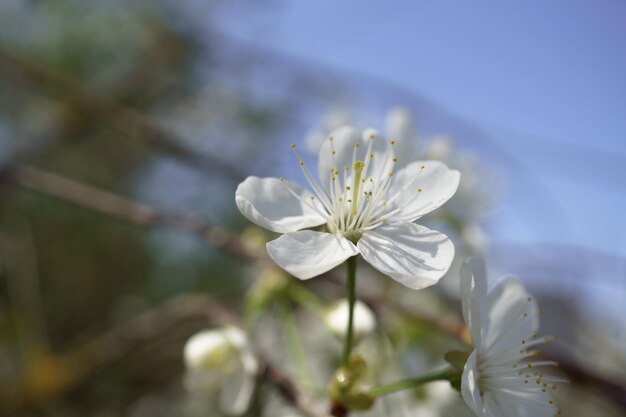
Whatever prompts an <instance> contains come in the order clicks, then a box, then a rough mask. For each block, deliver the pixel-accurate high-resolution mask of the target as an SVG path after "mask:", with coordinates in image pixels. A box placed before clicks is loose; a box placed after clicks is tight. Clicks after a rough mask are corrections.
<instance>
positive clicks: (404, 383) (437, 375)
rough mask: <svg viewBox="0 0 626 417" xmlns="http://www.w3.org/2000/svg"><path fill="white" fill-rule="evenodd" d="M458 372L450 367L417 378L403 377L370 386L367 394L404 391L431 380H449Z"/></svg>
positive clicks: (375, 394) (377, 394) (376, 395)
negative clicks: (398, 379) (395, 380)
mask: <svg viewBox="0 0 626 417" xmlns="http://www.w3.org/2000/svg"><path fill="white" fill-rule="evenodd" d="M457 373H458V372H456V371H454V370H452V369H445V370H443V371H438V372H433V373H432V374H426V375H423V376H420V377H417V378H410V379H403V380H401V381H397V382H394V383H391V384H387V385H381V386H379V387H376V388H372V389H371V390H370V391H369V394H370V395H371V396H373V397H378V396H381V395H387V394H393V393H394V392H398V391H404V390H407V389H412V388H417V387H419V386H420V385H424V384H427V383H429V382H433V381H440V380H444V381H445V380H448V381H449V380H450V378H453V377H454V376H456V374H457Z"/></svg>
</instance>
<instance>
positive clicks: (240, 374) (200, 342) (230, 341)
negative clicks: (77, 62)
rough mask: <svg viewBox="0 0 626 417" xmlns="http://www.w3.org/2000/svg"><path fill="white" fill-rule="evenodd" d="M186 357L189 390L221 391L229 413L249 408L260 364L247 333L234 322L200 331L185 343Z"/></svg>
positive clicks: (221, 407)
mask: <svg viewBox="0 0 626 417" xmlns="http://www.w3.org/2000/svg"><path fill="white" fill-rule="evenodd" d="M184 361H185V366H186V368H187V375H186V378H185V387H186V388H187V389H188V390H189V391H191V392H193V393H195V394H204V395H206V394H214V393H217V394H218V395H219V406H220V409H221V410H222V411H223V412H225V413H228V414H231V415H241V414H243V413H245V412H246V410H247V409H248V405H249V403H250V399H251V398H252V393H253V392H254V386H255V379H256V375H257V372H258V368H259V364H258V361H257V359H256V357H255V356H254V354H253V352H252V348H251V346H250V344H249V342H248V337H247V335H246V333H244V332H243V331H242V330H241V329H239V328H236V327H232V326H228V327H224V328H221V329H214V330H205V331H202V332H199V333H196V334H195V335H193V336H192V337H191V338H190V339H189V340H188V341H187V343H186V344H185V348H184Z"/></svg>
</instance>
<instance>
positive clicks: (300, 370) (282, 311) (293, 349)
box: [276, 302, 313, 387]
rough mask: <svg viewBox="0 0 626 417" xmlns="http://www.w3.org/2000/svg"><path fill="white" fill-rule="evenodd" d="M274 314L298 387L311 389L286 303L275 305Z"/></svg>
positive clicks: (292, 317) (296, 328)
mask: <svg viewBox="0 0 626 417" xmlns="http://www.w3.org/2000/svg"><path fill="white" fill-rule="evenodd" d="M276 313H277V314H278V318H279V322H280V325H281V327H282V330H283V336H284V338H285V347H286V348H287V355H288V356H289V360H290V362H291V363H292V364H293V369H294V373H295V376H296V379H297V380H298V383H299V385H300V386H303V387H306V386H308V387H311V386H312V385H313V383H312V379H311V375H310V373H309V368H308V365H307V361H306V354H305V352H304V346H303V344H302V340H301V339H300V335H299V331H298V324H297V323H296V318H295V315H294V312H293V311H291V310H290V309H289V306H288V305H287V304H286V303H284V302H279V303H276Z"/></svg>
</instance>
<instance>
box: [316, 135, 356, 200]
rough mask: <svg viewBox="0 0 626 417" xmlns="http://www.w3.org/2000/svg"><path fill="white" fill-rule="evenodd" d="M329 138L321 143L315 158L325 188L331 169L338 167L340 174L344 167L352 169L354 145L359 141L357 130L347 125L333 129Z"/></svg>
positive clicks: (328, 182)
mask: <svg viewBox="0 0 626 417" xmlns="http://www.w3.org/2000/svg"><path fill="white" fill-rule="evenodd" d="M329 138H332V140H330V139H329ZM329 138H327V139H326V140H325V141H324V143H323V144H322V147H321V148H320V151H319V154H318V160H317V169H318V174H319V177H320V182H321V184H322V187H323V188H324V189H325V190H328V189H329V186H330V177H331V169H338V170H339V171H340V172H341V175H343V170H344V169H345V167H348V168H349V169H350V170H352V153H353V152H354V146H355V145H356V144H357V143H359V144H360V143H361V139H360V137H359V132H358V131H357V130H356V129H354V128H352V127H349V126H344V127H341V128H339V129H336V130H334V131H333V132H331V134H330V135H329Z"/></svg>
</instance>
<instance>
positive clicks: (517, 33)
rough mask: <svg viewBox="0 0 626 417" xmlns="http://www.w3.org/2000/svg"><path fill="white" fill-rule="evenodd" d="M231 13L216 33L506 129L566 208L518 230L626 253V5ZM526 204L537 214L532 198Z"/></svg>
mask: <svg viewBox="0 0 626 417" xmlns="http://www.w3.org/2000/svg"><path fill="white" fill-rule="evenodd" d="M227 13H228V14H226V15H224V17H223V19H222V20H221V22H222V24H221V30H222V31H223V32H225V33H227V34H229V35H231V36H232V37H235V38H237V39H241V40H245V41H246V42H249V43H251V44H254V45H259V46H262V47H266V48H271V49H274V50H277V51H280V52H283V53H286V54H288V55H290V56H292V57H295V58H303V59H306V60H308V61H313V62H318V63H320V64H322V65H325V66H327V67H329V68H331V69H334V70H338V71H346V72H358V73H362V74H366V75H371V76H373V77H376V78H380V79H384V80H389V81H392V82H393V83H395V84H396V85H400V86H404V87H406V88H407V90H410V91H413V92H415V93H416V94H419V95H421V96H423V97H427V98H428V99H431V100H433V101H434V102H435V103H437V104H439V105H441V106H443V107H444V108H446V109H447V110H449V111H450V112H452V113H454V114H456V115H458V116H460V117H462V118H463V119H465V120H470V121H473V122H475V123H476V124H478V125H479V126H484V127H485V128H486V129H488V130H491V131H492V134H493V132H507V131H510V132H515V134H512V135H506V138H505V137H502V139H501V144H502V145H504V146H506V148H507V151H508V152H509V153H511V154H513V155H515V156H517V158H518V160H520V161H521V162H522V163H524V164H525V165H526V167H527V169H529V170H530V171H533V174H535V175H536V176H537V177H538V178H539V179H540V181H541V182H542V186H543V187H545V189H546V190H548V192H549V193H551V195H552V199H553V200H554V201H555V204H556V205H558V206H559V207H560V208H561V209H562V215H563V218H564V219H566V222H565V223H563V222H562V219H554V220H555V221H556V220H558V221H561V226H560V228H554V229H551V228H550V227H544V228H542V230H541V231H539V232H537V231H534V232H533V234H532V236H530V237H527V236H525V235H524V233H523V230H520V231H519V233H517V235H516V236H517V238H518V239H520V240H522V241H524V240H525V239H526V240H527V239H535V240H538V241H547V242H556V243H563V244H572V243H574V244H576V245H580V246H583V247H589V248H593V249H597V250H601V251H606V252H610V253H614V254H617V255H620V256H625V255H626V226H625V224H626V222H624V220H623V212H626V210H624V208H626V193H625V191H626V46H625V41H626V25H625V24H624V22H626V2H623V1H619V0H611V1H609V0H600V1H594V2H592V1H564V0H557V1H554V0H552V1H549V2H543V1H542V2H539V1H531V2H496V1H472V2H452V1H413V2H412V1H396V2H384V3H383V2H369V3H368V4H367V5H366V6H364V2H362V1H354V0H351V1H341V2H338V1H314V2H312V1H303V0H299V1H290V2H278V4H277V6H276V7H274V8H271V9H264V8H259V9H258V10H257V11H256V12H255V13H247V14H245V13H240V11H239V10H238V9H237V8H231V9H228V11H227ZM313 122H314V121H312V123H313ZM505 206H506V202H505ZM532 207H533V209H535V210H536V212H537V215H538V216H540V215H541V211H542V202H541V201H537V202H536V205H532ZM515 215H516V213H515V210H514V209H512V211H510V212H508V214H507V215H506V216H505V217H507V216H508V217H507V218H513V217H515ZM548 220H550V219H548ZM558 221H557V222H556V223H558ZM548 223H549V222H548ZM563 224H567V225H571V228H572V230H568V231H567V233H563V226H562V225H563ZM522 227H523V226H522ZM568 227H569V226H568ZM572 239H575V240H576V242H572V241H571V240H572Z"/></svg>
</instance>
